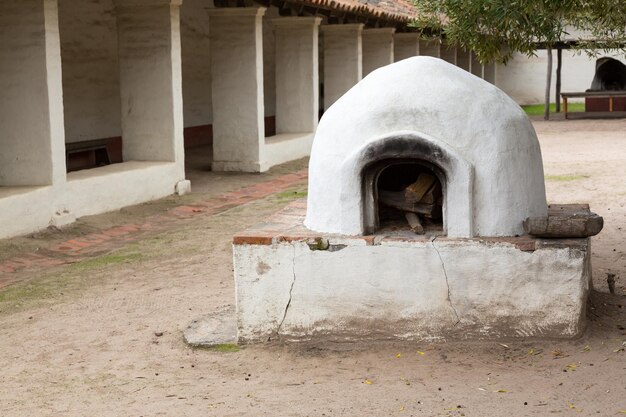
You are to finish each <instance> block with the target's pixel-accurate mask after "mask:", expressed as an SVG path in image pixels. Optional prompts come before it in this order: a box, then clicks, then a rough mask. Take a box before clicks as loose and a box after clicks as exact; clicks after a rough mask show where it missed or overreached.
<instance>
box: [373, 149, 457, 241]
mask: <svg viewBox="0 0 626 417" xmlns="http://www.w3.org/2000/svg"><path fill="white" fill-rule="evenodd" d="M445 184H446V181H445V175H444V173H443V171H442V170H441V169H439V168H438V167H437V166H435V165H433V164H431V163H429V162H426V161H423V160H418V159H398V160H383V161H378V162H376V163H374V164H371V165H370V166H368V167H367V168H366V169H365V172H364V186H365V190H363V191H364V195H365V207H364V222H365V224H364V226H365V230H367V232H368V233H375V232H376V233H381V232H386V233H399V232H400V233H401V232H407V231H410V232H413V233H415V234H420V235H421V234H426V235H443V234H445V233H446V232H445V230H446V227H445V210H444V205H445V198H444V196H445Z"/></svg>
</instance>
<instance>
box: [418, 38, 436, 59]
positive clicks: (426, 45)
mask: <svg viewBox="0 0 626 417" xmlns="http://www.w3.org/2000/svg"><path fill="white" fill-rule="evenodd" d="M420 55H421V56H434V57H435V58H439V57H440V56H441V42H439V39H433V40H421V41H420Z"/></svg>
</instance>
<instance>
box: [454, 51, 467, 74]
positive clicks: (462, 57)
mask: <svg viewBox="0 0 626 417" xmlns="http://www.w3.org/2000/svg"><path fill="white" fill-rule="evenodd" d="M456 65H457V66H458V67H459V68H461V69H464V70H465V71H469V70H470V53H469V52H467V51H464V50H462V49H459V48H457V50H456Z"/></svg>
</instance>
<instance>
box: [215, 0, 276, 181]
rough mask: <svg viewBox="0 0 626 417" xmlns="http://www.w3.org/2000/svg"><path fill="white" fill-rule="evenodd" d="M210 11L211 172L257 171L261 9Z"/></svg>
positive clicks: (260, 160)
mask: <svg viewBox="0 0 626 417" xmlns="http://www.w3.org/2000/svg"><path fill="white" fill-rule="evenodd" d="M208 12H209V15H210V17H211V19H210V33H211V73H212V74H213V77H212V100H213V170H215V171H249V172H255V171H256V172H259V171H261V170H262V167H263V165H264V164H265V155H264V146H263V143H264V141H265V127H264V126H265V124H264V120H263V118H264V114H265V112H264V109H263V105H264V98H263V85H264V84H263V42H262V24H261V22H262V20H261V19H262V16H263V13H264V12H265V8H263V7H259V8H247V7H246V8H230V9H210V10H209V11H208ZM217 74H219V76H217Z"/></svg>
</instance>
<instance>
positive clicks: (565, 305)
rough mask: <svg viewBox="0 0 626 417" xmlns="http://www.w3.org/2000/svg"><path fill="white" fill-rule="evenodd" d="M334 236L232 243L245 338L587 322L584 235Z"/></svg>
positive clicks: (544, 329)
mask: <svg viewBox="0 0 626 417" xmlns="http://www.w3.org/2000/svg"><path fill="white" fill-rule="evenodd" d="M328 238H329V243H330V244H331V245H340V247H341V249H339V250H334V251H330V250H311V249H310V248H309V247H308V246H307V244H306V242H303V241H290V242H281V243H276V244H272V245H234V246H233V252H234V268H235V285H236V296H237V330H238V339H239V341H240V342H255V341H266V340H267V339H268V337H272V338H274V337H276V336H279V337H284V338H286V339H293V340H307V339H312V338H317V339H319V338H322V337H328V338H330V339H333V340H349V339H352V340H354V339H357V340H358V339H361V340H363V339H366V340H372V339H404V340H407V339H408V340H446V339H455V338H456V339H470V338H471V339H484V338H527V337H575V336H577V335H579V334H580V333H581V331H582V330H583V329H584V325H585V320H584V310H585V303H586V300H587V294H588V291H589V279H590V276H589V274H590V272H591V271H590V270H589V263H588V259H589V252H588V251H587V250H585V249H584V245H577V246H578V247H573V248H558V247H556V248H555V247H552V248H551V247H545V248H540V249H538V250H535V251H532V252H525V251H522V250H520V249H518V248H516V247H515V246H514V245H512V244H508V243H495V244H494V243H486V242H482V241H477V240H466V241H464V240H442V241H439V240H437V241H429V240H426V239H424V240H421V241H414V242H410V241H401V240H400V241H393V240H392V241H384V240H383V241H382V242H381V243H380V244H378V245H368V244H366V243H365V242H364V241H363V240H359V239H344V238H337V237H332V236H329V237H328ZM581 240H582V239H581Z"/></svg>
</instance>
